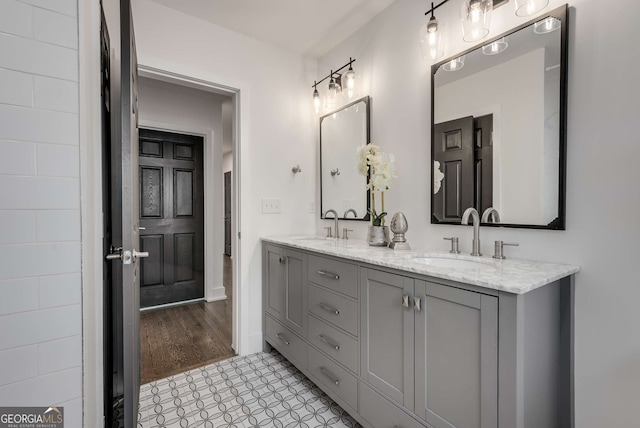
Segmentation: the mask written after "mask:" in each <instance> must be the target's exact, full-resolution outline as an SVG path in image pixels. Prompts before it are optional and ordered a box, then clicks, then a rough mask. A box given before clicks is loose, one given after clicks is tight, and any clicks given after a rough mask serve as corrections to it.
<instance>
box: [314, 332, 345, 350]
mask: <svg viewBox="0 0 640 428" xmlns="http://www.w3.org/2000/svg"><path fill="white" fill-rule="evenodd" d="M318 337H319V338H320V340H322V341H323V342H324V343H326V344H327V345H329V346H331V347H332V348H333V349H335V350H336V351H339V350H340V345H338V344H337V343H335V342H334V341H333V340H330V339H327V338H326V337H325V336H324V335H323V334H319V335H318Z"/></svg>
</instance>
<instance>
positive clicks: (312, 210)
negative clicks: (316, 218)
mask: <svg viewBox="0 0 640 428" xmlns="http://www.w3.org/2000/svg"><path fill="white" fill-rule="evenodd" d="M315 212H316V203H315V202H313V201H311V202H309V213H311V214H313V213H315Z"/></svg>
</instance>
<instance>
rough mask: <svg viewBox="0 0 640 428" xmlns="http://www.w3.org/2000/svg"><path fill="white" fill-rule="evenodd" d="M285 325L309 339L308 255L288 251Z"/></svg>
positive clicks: (285, 272) (286, 251)
mask: <svg viewBox="0 0 640 428" xmlns="http://www.w3.org/2000/svg"><path fill="white" fill-rule="evenodd" d="M284 256H285V258H284V290H283V291H284V314H283V315H284V319H283V321H284V323H285V325H286V326H287V327H289V328H290V329H291V330H293V331H294V332H296V333H298V334H299V335H300V336H302V337H304V338H306V337H307V318H308V317H307V284H306V282H307V279H306V278H307V272H306V260H307V258H306V255H305V254H303V253H299V252H297V251H291V250H289V249H286V250H285V252H284Z"/></svg>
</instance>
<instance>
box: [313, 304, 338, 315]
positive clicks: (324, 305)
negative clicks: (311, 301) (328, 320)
mask: <svg viewBox="0 0 640 428" xmlns="http://www.w3.org/2000/svg"><path fill="white" fill-rule="evenodd" d="M318 306H320V307H321V308H322V309H324V310H325V311H327V312H330V313H332V314H334V315H340V311H339V310H338V309H336V308H332V307H331V306H329V305H327V304H326V303H318Z"/></svg>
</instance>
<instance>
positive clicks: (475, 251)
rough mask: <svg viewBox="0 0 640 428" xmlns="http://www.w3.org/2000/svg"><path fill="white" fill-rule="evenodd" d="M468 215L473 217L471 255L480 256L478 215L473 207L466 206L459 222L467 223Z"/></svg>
mask: <svg viewBox="0 0 640 428" xmlns="http://www.w3.org/2000/svg"><path fill="white" fill-rule="evenodd" d="M469 217H472V218H473V250H472V251H471V255H472V256H481V255H482V254H480V215H478V211H476V209H475V208H467V209H466V210H464V214H462V221H461V222H460V224H469Z"/></svg>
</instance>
